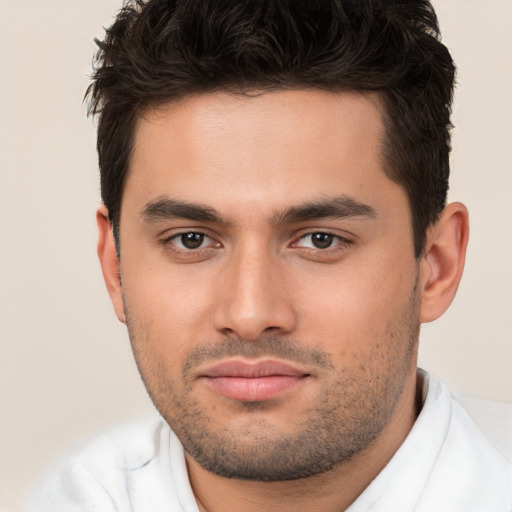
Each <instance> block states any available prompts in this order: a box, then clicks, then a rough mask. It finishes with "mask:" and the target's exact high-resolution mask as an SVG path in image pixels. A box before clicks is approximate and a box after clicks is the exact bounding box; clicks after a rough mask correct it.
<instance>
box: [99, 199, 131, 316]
mask: <svg viewBox="0 0 512 512" xmlns="http://www.w3.org/2000/svg"><path fill="white" fill-rule="evenodd" d="M96 223H97V224H98V248H97V249H98V258H99V259H100V264H101V270H102V271H103V279H105V284H106V285H107V290H108V294H109V295H110V300H111V301H112V304H113V305H114V310H115V312H116V315H117V318H118V319H119V321H121V322H123V323H126V317H125V314H124V305H123V293H122V287H121V277H120V273H119V258H118V257H117V252H116V244H115V241H114V234H113V233H112V226H111V225H110V221H109V220H108V211H107V208H106V207H105V206H100V207H99V208H98V210H97V212H96Z"/></svg>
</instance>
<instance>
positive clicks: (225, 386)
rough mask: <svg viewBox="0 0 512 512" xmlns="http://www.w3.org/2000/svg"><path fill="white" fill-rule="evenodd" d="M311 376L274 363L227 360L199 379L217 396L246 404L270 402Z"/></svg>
mask: <svg viewBox="0 0 512 512" xmlns="http://www.w3.org/2000/svg"><path fill="white" fill-rule="evenodd" d="M307 377H309V374H308V373H306V372H305V371H304V370H302V369H300V368H297V367H295V366H293V365H290V364H287V363H283V362H280V361H274V360H263V361H256V362H247V361H241V360H228V361H222V362H221V363H217V364H215V365H214V366H211V367H209V368H207V369H205V370H204V371H203V372H201V374H200V378H201V379H203V380H204V381H205V383H206V384H207V385H208V386H209V387H210V388H211V389H212V390H213V391H215V392H217V393H220V394H221V395H223V396H225V397H228V398H232V399H234V400H240V401H245V402H261V401H263V400H270V399H272V398H276V397H278V396H279V395H281V394H283V393H285V392H287V391H290V390H291V389H292V388H294V387H296V386H297V385H299V384H300V383H301V382H303V381H304V380H305V379H307Z"/></svg>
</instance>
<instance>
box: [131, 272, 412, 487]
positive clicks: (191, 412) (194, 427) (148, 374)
mask: <svg viewBox="0 0 512 512" xmlns="http://www.w3.org/2000/svg"><path fill="white" fill-rule="evenodd" d="M124 301H125V312H126V318H127V327H128V332H129V335H130V341H131V344H132V348H133V351H134V356H135V360H136V362H137V366H138V368H139V372H140V374H141V377H142V379H143V381H144V384H145V386H146V389H147V390H148V393H149V395H150V397H151V399H152V400H153V403H154V404H155V406H156V408H157V409H158V411H159V412H160V414H161V415H162V416H163V418H164V419H165V420H166V421H167V423H168V424H169V426H170V427H171V429H172V430H173V432H174V433H175V434H176V435H177V437H178V438H179V440H180V441H181V443H182V444H183V447H184V449H185V451H186V452H187V453H188V454H189V455H190V456H191V457H192V458H193V459H195V460H196V461H197V462H198V463H199V464H200V465H201V466H203V467H204V468H205V469H206V470H208V471H210V472H212V473H214V474H216V475H219V476H221V477H225V478H234V479H241V480H252V481H286V480H296V479H300V478H306V477H309V476H313V475H316V474H319V473H324V472H326V471H329V470H330V469H332V468H333V467H334V466H336V465H339V464H342V463H343V462H345V461H349V460H351V459H352V458H353V457H354V456H355V455H356V454H358V453H360V452H361V451H363V450H365V449H366V448H367V447H369V446H370V445H371V444H372V443H373V442H375V440H376V439H377V438H378V436H379V434H381V432H382V431H383V429H384V428H385V427H386V425H387V424H388V422H389V421H390V419H391V417H392V414H393V412H394V410H395V407H396V404H397V402H398V401H399V399H400V396H401V395H402V392H403V389H404V383H405V381H406V378H407V376H408V375H409V372H410V371H411V368H413V367H415V363H416V354H417V344H418V336H419V321H418V300H417V282H416V283H415V286H414V289H413V292H412V294H411V298H410V300H409V302H408V304H407V306H406V308H405V310H403V311H402V312H401V313H400V314H397V316H396V318H395V319H393V320H392V321H390V322H389V323H388V325H387V327H386V329H385V330H384V333H383V336H382V339H380V340H376V342H375V347H376V349H375V350H374V351H371V353H370V354H368V357H366V359H364V364H361V365H360V368H359V372H358V373H357V374H356V373H353V372H351V370H350V367H342V368H339V367H338V368H336V366H335V365H334V364H333V362H332V356H331V355H330V354H328V353H326V352H323V351H321V350H320V349H317V348H315V349H311V348H307V347H306V346H305V344H304V343H301V342H300V341H298V340H291V339H289V338H282V337H266V338H262V339H260V340H257V341H251V342H246V341H244V340H241V339H239V338H235V339H233V338H226V339H224V340H223V341H221V342H219V343H205V344H203V345H201V346H199V347H195V348H194V349H192V350H191V351H190V352H189V353H188V355H187V357H186V359H185V361H184V362H183V364H182V372H181V375H170V372H169V369H168V368H166V366H165V363H164V361H162V360H161V359H159V358H158V357H157V356H156V355H155V354H154V353H152V351H151V343H150V341H151V340H149V339H147V338H146V336H145V333H147V332H148V330H147V326H145V327H146V328H141V327H142V325H137V322H136V320H135V318H134V317H133V316H132V314H131V311H130V308H129V307H128V301H127V300H126V298H125V297H124ZM169 346H172V340H170V341H169ZM378 347H385V350H382V349H380V350H378V349H377V348H378ZM234 356H239V357H244V358H248V359H256V358H261V357H272V356H275V357H280V358H284V359H288V360H290V361H292V362H293V361H295V362H298V363H300V364H303V365H308V367H310V368H314V369H315V374H316V375H317V378H318V387H319V389H320V391H319V393H318V395H317V398H316V400H315V403H314V405H313V406H311V407H308V408H305V409H301V407H300V406H301V404H300V397H299V398H298V402H297V406H298V407H297V415H295V414H293V415H291V416H290V419H289V424H288V425H287V427H288V428H287V429H286V431H284V430H282V429H280V428H279V427H277V426H276V425H275V424H273V422H271V421H269V417H268V415H271V414H272V408H273V407H275V404H273V403H272V401H270V402H237V403H234V404H233V408H232V411H231V413H232V414H234V415H242V416H245V417H247V418H248V421H243V422H241V423H240V424H237V427H236V428H234V427H233V426H228V423H227V422H226V423H224V424H222V423H221V424H219V422H218V421H217V422H216V421H212V418H211V417H210V415H209V413H208V410H207V407H206V405H207V404H206V402H207V401H206V400H205V397H204V396H203V397H201V395H200V394H198V393H197V392H196V386H197V381H196V380H195V379H194V378H193V375H194V369H195V368H197V367H198V365H199V364H200V363H202V362H204V361H209V360H211V361H216V360H221V359H223V358H226V357H234ZM201 399H202V400H203V401H204V402H203V403H202V402H201ZM229 414H230V413H229V412H226V415H229ZM225 417H227V416H225ZM229 425H231V423H229Z"/></svg>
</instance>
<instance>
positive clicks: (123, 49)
mask: <svg viewBox="0 0 512 512" xmlns="http://www.w3.org/2000/svg"><path fill="white" fill-rule="evenodd" d="M98 45H99V51H98V53H97V58H96V68H95V72H94V77H93V78H94V81H93V83H92V84H91V85H90V86H89V88H88V91H87V97H88V99H89V101H90V103H89V110H90V113H92V114H98V115H99V125H98V141H97V146H98V155H99V167H100V173H101V193H102V199H103V202H104V204H105V205H106V207H107V208H108V211H109V216H110V221H111V223H112V225H113V226H114V232H115V233H116V240H117V242H118V243H119V240H118V232H117V230H116V227H118V225H119V217H120V208H121V198H122V191H123V185H124V181H125V178H126V173H127V170H128V167H129V163H130V156H131V152H132V146H133V137H134V128H135V124H136V120H137V117H138V116H139V115H140V113H141V111H143V110H144V109H146V108H147V107H149V106H152V105H155V106H156V105H158V104H162V103H165V102H167V101H172V100H173V99H176V98H180V97H185V96H187V95H190V94H193V93H198V92H209V91H215V90H228V91H235V92H241V93H243V92H244V91H248V90H250V89H255V88H257V89H268V90H271V89H287V88H300V87H304V88H312V87H313V88H321V89H327V90H343V89H354V90H362V91H378V93H379V94H380V96H381V98H382V100H383V103H384V106H385V109H386V118H385V126H386V141H385V142H386V143H385V148H384V159H385V164H386V165H385V172H386V174H387V175H388V176H389V177H390V178H391V179H393V180H394V181H396V182H397V183H399V184H401V185H402V186H403V187H404V189H405V190H406V192H407V195H408V198H409V203H410V208H411V211H412V218H413V232H414V244H415V254H416V256H417V257H418V256H419V255H420V254H421V252H422V249H423V246H424V243H425V236H426V230H427V228H428V226H429V225H430V224H432V223H434V222H435V221H436V220H437V218H438V216H439V214H440V212H441V211H442V210H443V208H444V206H445V202H446V194H447V190H448V177H449V152H450V128H451V124H450V113H451V102H452V94H453V85H454V77H455V68H454V65H453V62H452V59H451V56H450V54H449V52H448V50H447V49H446V47H445V46H444V45H443V44H442V43H441V42H440V33H439V27H438V24H437V18H436V15H435V12H434V10H433V8H432V6H431V4H430V3H429V2H428V1H427V0H236V1H233V0H148V1H142V0H127V1H126V2H125V4H124V6H123V8H122V9H121V11H120V12H119V13H118V15H117V17H116V19H115V21H114V23H113V24H112V26H111V27H110V28H109V29H107V33H106V37H105V39H104V40H103V41H102V42H98Z"/></svg>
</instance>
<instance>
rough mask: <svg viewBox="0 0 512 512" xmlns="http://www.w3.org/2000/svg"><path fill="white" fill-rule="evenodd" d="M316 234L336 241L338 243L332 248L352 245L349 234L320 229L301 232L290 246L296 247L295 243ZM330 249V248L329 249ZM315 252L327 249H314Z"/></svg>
mask: <svg viewBox="0 0 512 512" xmlns="http://www.w3.org/2000/svg"><path fill="white" fill-rule="evenodd" d="M316 234H322V235H329V236H332V237H333V238H335V239H337V240H338V243H336V244H335V245H333V246H332V247H336V246H337V245H339V244H340V243H346V244H352V243H353V240H352V236H351V235H350V234H341V233H339V232H336V231H334V230H332V229H322V228H319V229H308V230H307V231H303V232H301V233H299V234H297V235H295V236H294V238H293V242H292V244H291V245H292V246H295V247H297V243H298V242H299V241H300V240H303V239H304V238H306V237H308V236H312V235H316ZM330 248H331V247H329V249H330ZM316 250H319V251H326V250H328V249H316Z"/></svg>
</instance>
